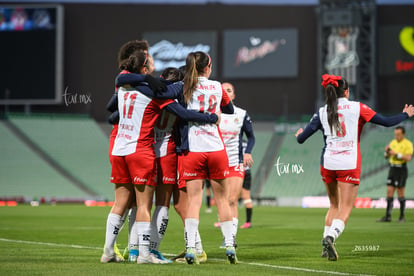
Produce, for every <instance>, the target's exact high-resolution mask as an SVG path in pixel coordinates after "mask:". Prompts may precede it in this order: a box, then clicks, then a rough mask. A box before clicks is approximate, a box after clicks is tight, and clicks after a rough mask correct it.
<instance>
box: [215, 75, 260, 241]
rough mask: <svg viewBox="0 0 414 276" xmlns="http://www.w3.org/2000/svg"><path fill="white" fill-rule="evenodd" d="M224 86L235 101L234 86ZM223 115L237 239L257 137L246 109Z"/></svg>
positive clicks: (230, 197)
mask: <svg viewBox="0 0 414 276" xmlns="http://www.w3.org/2000/svg"><path fill="white" fill-rule="evenodd" d="M222 86H223V89H224V91H226V93H227V95H228V96H229V98H230V99H231V101H232V102H233V101H234V99H235V98H236V94H235V91H234V86H233V85H232V84H231V83H228V82H225V83H223V84H222ZM233 104H234V103H233ZM221 117H222V120H221V121H220V126H219V127H220V132H221V135H222V136H223V141H224V145H225V147H226V152H227V156H228V159H229V169H230V174H229V175H228V178H227V185H229V203H230V208H231V210H232V215H233V237H234V239H235V238H236V235H237V228H238V224H239V209H238V201H239V197H240V194H241V190H242V185H243V179H244V166H249V167H251V166H252V165H253V158H252V155H251V152H252V149H253V146H254V142H255V137H254V133H253V127H252V121H251V119H250V116H249V115H248V114H247V112H246V110H244V109H242V108H239V107H236V106H234V114H222V116H221ZM244 133H245V134H246V136H247V147H246V149H245V153H244V154H243V134H244Z"/></svg>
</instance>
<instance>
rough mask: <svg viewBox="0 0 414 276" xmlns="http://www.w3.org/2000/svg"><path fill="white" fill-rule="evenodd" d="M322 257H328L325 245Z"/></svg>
mask: <svg viewBox="0 0 414 276" xmlns="http://www.w3.org/2000/svg"><path fill="white" fill-rule="evenodd" d="M321 257H322V258H328V250H326V248H325V247H323V248H322V253H321Z"/></svg>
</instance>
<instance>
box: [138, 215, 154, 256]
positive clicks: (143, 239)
mask: <svg viewBox="0 0 414 276" xmlns="http://www.w3.org/2000/svg"><path fill="white" fill-rule="evenodd" d="M135 224H136V227H137V233H138V244H139V256H141V257H148V256H149V254H150V248H149V246H150V241H151V223H150V222H149V221H148V222H147V221H137V222H135Z"/></svg>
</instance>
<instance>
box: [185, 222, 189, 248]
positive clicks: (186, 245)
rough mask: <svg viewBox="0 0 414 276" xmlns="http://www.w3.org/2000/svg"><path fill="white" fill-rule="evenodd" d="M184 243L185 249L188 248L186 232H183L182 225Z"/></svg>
mask: <svg viewBox="0 0 414 276" xmlns="http://www.w3.org/2000/svg"><path fill="white" fill-rule="evenodd" d="M184 242H185V248H187V247H188V237H187V231H186V230H185V224H184Z"/></svg>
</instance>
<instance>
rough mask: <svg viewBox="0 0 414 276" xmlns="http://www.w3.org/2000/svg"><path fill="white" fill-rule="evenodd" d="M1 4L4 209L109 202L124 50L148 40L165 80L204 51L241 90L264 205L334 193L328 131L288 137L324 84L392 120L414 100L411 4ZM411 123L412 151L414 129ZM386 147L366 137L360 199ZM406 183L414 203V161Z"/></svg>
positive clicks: (378, 180) (377, 185)
mask: <svg viewBox="0 0 414 276" xmlns="http://www.w3.org/2000/svg"><path fill="white" fill-rule="evenodd" d="M2 2H3V4H1V5H0V41H1V43H0V57H1V62H0V109H1V111H0V115H1V120H0V141H1V143H0V152H1V158H0V163H1V164H0V200H16V201H19V202H28V201H31V200H33V199H37V200H40V199H44V200H45V201H47V202H49V201H58V202H59V201H61V202H83V201H84V200H87V199H94V200H103V201H111V200H113V186H112V184H110V183H109V175H110V164H109V161H108V140H109V138H108V137H109V132H110V129H111V126H110V125H109V124H108V123H106V117H107V116H108V115H109V114H108V112H107V111H106V110H105V105H106V102H107V101H108V100H109V98H110V97H111V95H112V93H113V86H114V78H115V76H116V74H117V64H116V56H117V51H118V49H119V47H120V46H121V45H122V44H123V43H124V42H126V41H128V40H132V39H147V40H148V41H149V42H150V47H152V49H153V52H152V54H153V56H154V58H155V61H156V66H157V71H161V70H162V68H163V66H167V65H175V66H181V65H183V64H184V59H185V56H186V54H187V52H189V51H194V50H200V49H201V50H205V51H208V52H209V53H210V54H211V56H212V59H213V70H214V77H213V78H214V79H216V80H219V81H229V82H232V83H233V84H234V85H235V89H236V93H237V99H236V104H237V105H239V106H240V107H243V108H245V109H247V111H248V112H249V114H250V115H251V117H252V120H253V123H254V129H255V134H256V144H255V148H254V151H253V158H254V161H255V165H254V166H253V167H252V176H253V184H252V196H253V197H254V199H255V200H256V203H257V204H270V205H277V206H304V205H305V206H310V205H312V201H311V202H310V203H309V205H307V204H305V203H304V202H305V201H304V199H305V198H307V197H309V196H310V197H315V198H316V201H323V200H322V199H321V198H319V197H324V196H325V195H326V193H325V190H324V186H323V184H322V182H321V179H320V175H319V157H320V151H321V147H322V138H321V134H318V135H314V137H312V138H311V139H310V140H309V141H307V142H306V143H305V144H304V145H299V144H297V142H296V139H295V138H294V132H295V131H296V130H297V129H298V128H299V127H303V126H304V125H305V124H306V123H307V122H308V121H309V119H310V118H311V116H312V114H313V112H314V111H315V110H316V107H317V106H319V105H320V104H321V103H322V102H323V94H322V89H321V87H320V76H321V74H322V73H326V72H329V73H336V74H342V75H344V76H345V77H346V78H347V79H349V81H350V83H351V93H352V96H353V99H356V100H360V101H363V102H365V103H367V104H368V105H370V106H371V107H373V108H374V109H375V110H376V111H378V112H380V113H382V114H385V115H387V114H393V113H397V112H400V111H401V110H402V108H403V105H404V104H405V103H414V94H413V92H412V90H413V87H414V17H413V14H414V1H402V0H377V1H373V0H372V1H371V0H365V1H363V0H350V1H342V0H335V1H325V0H320V1H316V0H297V1H293V0H292V1H288V0H286V1H284V0H273V1H271V0H267V1H266V0H258V1H243V0H215V1H209V0H194V1H184V0H181V1H180V0H177V1H167V0H164V1H163V0H157V1H145V0H128V1H127V0H124V1H110V0H100V1H98V0H86V1H77V0H64V1H42V2H41V4H39V3H38V2H37V1H25V2H21V3H16V1H2ZM19 17H20V18H23V19H24V20H23V21H20V22H25V23H20V25H16V24H17V23H16V22H18V20H17V18H19ZM404 125H405V126H406V127H407V137H408V138H409V139H411V140H412V141H413V140H414V134H413V131H414V124H413V121H412V120H409V121H408V122H407V123H405V124H404ZM391 139H393V130H392V128H390V129H386V128H382V127H376V126H372V125H367V126H366V127H365V130H364V133H363V136H362V138H361V151H362V164H363V165H362V181H361V186H360V190H359V197H361V198H368V199H369V202H374V201H371V200H376V199H380V198H383V197H384V196H385V180H386V176H387V173H388V167H387V161H386V160H385V159H384V158H383V149H384V147H385V145H386V144H387V143H388V142H389V141H390V140H391ZM277 164H279V167H278V166H277ZM288 166H289V167H288ZM278 168H279V169H278ZM299 168H300V169H299ZM295 169H296V170H295ZM283 170H284V171H283ZM409 172H410V175H409V177H408V183H407V189H406V197H407V198H408V199H414V188H413V187H414V177H413V174H414V162H413V161H411V162H410V163H409ZM315 198H314V201H315ZM378 202H379V203H378ZM378 202H377V203H378V205H377V206H380V205H381V204H380V201H378ZM409 206H410V205H409V204H408V206H407V207H409Z"/></svg>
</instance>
